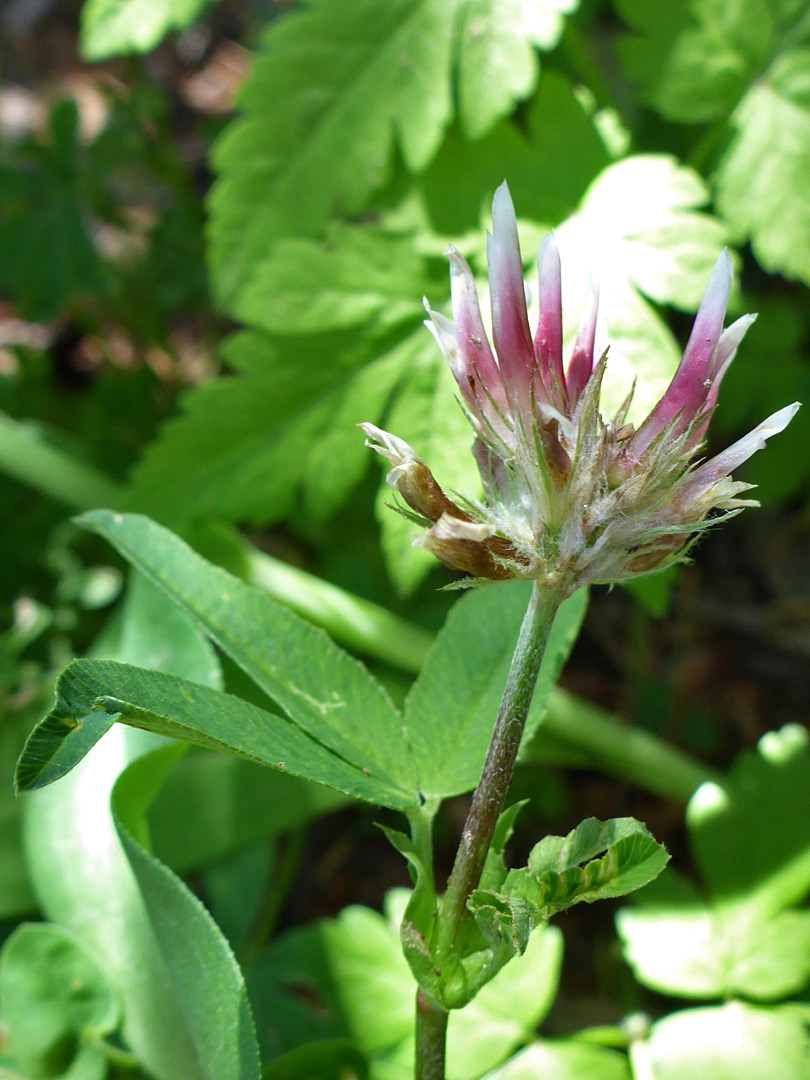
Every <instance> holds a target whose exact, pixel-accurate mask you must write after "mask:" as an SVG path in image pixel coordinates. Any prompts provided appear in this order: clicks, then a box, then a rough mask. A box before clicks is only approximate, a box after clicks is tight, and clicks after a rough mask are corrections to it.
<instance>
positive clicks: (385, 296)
mask: <svg viewBox="0 0 810 1080" xmlns="http://www.w3.org/2000/svg"><path fill="white" fill-rule="evenodd" d="M424 291H425V278H424V273H423V263H422V260H421V259H420V258H419V256H418V255H417V253H416V251H415V250H414V246H413V244H412V242H411V241H410V239H402V238H398V237H393V236H387V235H386V234H385V233H382V232H380V231H379V230H376V229H370V228H347V227H345V226H344V227H338V226H335V227H334V228H333V229H332V230H331V232H330V233H329V235H328V237H327V238H326V239H325V240H323V241H315V240H308V239H306V238H304V237H299V238H289V239H281V240H278V241H277V242H276V243H275V244H274V245H273V246H272V248H271V250H270V253H269V254H268V255H267V256H266V257H265V258H264V259H261V260H260V261H259V262H258V263H257V265H256V266H255V268H254V270H253V276H252V277H251V279H250V282H249V283H248V285H247V286H246V287H245V289H244V290H243V291H242V293H241V295H240V298H239V302H238V304H237V305H236V308H235V311H234V314H235V315H236V317H237V318H239V319H242V320H243V321H244V322H246V323H248V324H250V325H251V326H254V327H258V328H259V329H261V330H267V331H270V332H271V333H276V334H308V333H310V334H311V333H319V332H324V331H328V330H344V329H346V328H347V327H352V326H360V325H362V326H363V327H364V329H365V331H366V332H367V331H368V328H369V326H371V325H372V324H375V323H376V324H382V325H394V324H395V323H397V322H402V321H403V320H407V319H414V318H421V316H422V314H423V310H422V299H421V298H422V294H423V293H424Z"/></svg>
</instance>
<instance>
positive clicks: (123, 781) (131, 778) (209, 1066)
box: [112, 747, 259, 1080]
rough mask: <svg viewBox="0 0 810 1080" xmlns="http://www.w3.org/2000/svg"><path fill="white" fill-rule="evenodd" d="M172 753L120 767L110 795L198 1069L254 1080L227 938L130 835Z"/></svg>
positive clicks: (247, 1020)
mask: <svg viewBox="0 0 810 1080" xmlns="http://www.w3.org/2000/svg"><path fill="white" fill-rule="evenodd" d="M176 755H177V750H176V747H166V748H163V749H160V750H156V751H154V752H153V753H151V754H147V755H146V756H144V757H142V758H139V759H138V760H137V761H135V762H133V763H132V764H131V765H129V766H128V767H127V768H126V769H125V770H124V772H123V773H122V774H121V776H120V777H119V778H118V780H117V782H116V785H115V788H114V790H113V796H112V807H113V814H114V816H115V820H116V826H117V828H118V833H119V836H120V838H121V841H122V843H123V845H124V849H125V851H126V854H127V858H128V859H129V862H130V865H131V866H132V870H133V872H134V874H135V877H136V880H137V882H138V885H139V887H140V891H141V896H142V897H143V902H144V905H145V908H146V912H147V914H148V918H149V920H150V923H151V926H152V929H153V931H154V934H155V937H156V939H157V943H158V947H159V949H160V952H161V954H162V956H163V958H164V960H165V962H166V966H167V971H168V973H169V978H170V981H171V985H172V988H173V990H174V992H175V994H176V996H177V999H178V1001H179V1002H180V1007H181V1010H182V1012H183V1016H184V1018H185V1020H186V1023H187V1025H188V1030H189V1032H190V1033H191V1037H192V1040H193V1042H194V1047H195V1050H196V1052H197V1054H198V1056H199V1060H200V1062H201V1063H202V1071H203V1075H204V1076H205V1077H206V1080H209V1078H210V1080H258V1078H259V1052H258V1047H257V1044H256V1034H255V1028H254V1024H253V1017H252V1015H251V1010H250V1005H249V1003H248V997H247V990H246V988H245V984H244V980H243V978H242V973H241V971H240V970H239V967H238V965H237V963H236V960H235V958H234V956H233V954H232V953H231V951H230V949H229V947H228V944H227V942H226V940H225V938H224V937H223V935H222V933H221V931H220V930H219V929H218V927H217V926H216V924H215V923H214V921H213V919H212V918H211V916H210V915H209V914H208V912H207V911H206V910H205V908H204V907H203V905H202V904H201V903H200V901H199V900H198V899H197V898H196V897H195V896H194V894H193V893H191V892H190V891H189V889H188V888H186V886H185V885H184V884H183V883H182V882H181V881H180V879H179V878H177V877H175V876H174V874H172V872H171V871H170V870H169V869H168V868H167V867H165V866H164V865H163V864H162V863H160V862H159V861H158V860H157V859H155V858H154V856H152V855H151V854H150V853H149V852H148V851H147V850H145V849H144V847H143V846H142V845H141V844H140V843H139V842H138V841H137V840H136V838H135V837H136V836H137V835H139V834H142V833H143V832H144V831H145V819H144V815H145V812H146V810H147V809H148V806H149V803H150V802H151V801H152V798H154V795H155V794H156V792H157V790H158V789H159V787H160V784H161V782H162V780H163V776H164V775H165V772H166V769H167V768H168V767H169V766H170V764H171V762H172V761H173V760H174V758H175V757H176ZM214 1018H216V1019H215V1020H214Z"/></svg>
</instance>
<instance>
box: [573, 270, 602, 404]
mask: <svg viewBox="0 0 810 1080" xmlns="http://www.w3.org/2000/svg"><path fill="white" fill-rule="evenodd" d="M598 311H599V286H598V285H597V284H596V282H595V281H594V280H593V278H592V277H590V276H589V277H588V292H587V295H586V297H585V312H584V315H583V317H582V323H581V324H580V327H579V333H578V334H577V340H576V341H575V343H574V351H573V352H572V353H571V359H570V360H569V362H568V372H567V374H566V382H567V385H568V398H569V401H570V405H571V409H572V410H574V409H575V408H576V405H577V402H578V401H579V398H580V396H581V395H582V391H583V390H584V389H585V387H586V385H587V383H588V379H590V377H591V372H592V371H593V353H594V343H595V341H596V316H597V314H598Z"/></svg>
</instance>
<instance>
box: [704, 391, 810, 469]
mask: <svg viewBox="0 0 810 1080" xmlns="http://www.w3.org/2000/svg"><path fill="white" fill-rule="evenodd" d="M800 407H801V405H800V402H798V401H794V403H793V404H792V405H786V406H785V407H784V409H779V411H778V412H775V413H773V415H772V416H769V417H768V419H767V420H763V421H762V423H761V424H759V425H758V426H757V427H755V428H754V430H753V431H749V433H748V434H747V435H743V437H742V438H741V439H738V440H737V442H735V443H733V444H732V445H731V446H729V448H728V449H727V450H724V451H723V452H722V453H721V454H718V455H717V456H716V457H713V458H711V460H710V461H707V462H705V463H704V464H703V465H700V466H699V467H698V468H697V469H695V471H694V472H693V473H691V474H690V475H689V477H688V479H687V480H686V481H685V484H684V487H686V488H689V489H692V488H695V487H699V486H705V485H709V484H714V483H716V482H717V481H719V480H721V479H722V478H723V477H724V476H730V475H731V473H733V472H734V470H735V469H736V468H737V467H738V466H740V465H742V463H743V462H744V461H747V460H748V458H750V457H751V455H752V454H755V453H756V452H757V450H764V449H765V443H766V440H767V439H770V437H771V436H772V435H778V434H779V432H780V431H784V430H785V428H786V427H787V426H788V424H789V423H790V421H791V420H792V419H793V417H794V416H795V415H796V413H797V412H798V411H799V409H800Z"/></svg>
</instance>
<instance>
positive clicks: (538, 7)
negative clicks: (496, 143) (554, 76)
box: [458, 0, 577, 139]
mask: <svg viewBox="0 0 810 1080" xmlns="http://www.w3.org/2000/svg"><path fill="white" fill-rule="evenodd" d="M576 6H577V0H467V3H466V5H465V7H464V13H463V22H462V27H461V36H460V41H459V58H458V83H459V88H458V93H459V111H460V114H461V125H462V128H463V130H464V132H465V134H466V135H467V136H468V137H469V138H470V139H479V138H480V137H481V136H482V135H485V134H486V133H487V132H488V131H489V130H490V128H491V127H492V125H493V124H494V122H495V121H496V120H498V119H500V117H502V116H506V115H507V114H508V113H509V112H511V111H512V108H513V106H514V104H515V102H516V101H521V100H522V99H523V98H526V97H528V96H529V94H531V92H532V90H533V89H534V87H535V84H536V82H537V75H538V71H539V64H538V60H537V54H536V52H535V47H536V48H540V49H553V48H554V46H555V45H556V44H557V42H558V41H559V38H560V34H561V33H562V28H563V17H564V15H566V14H568V13H569V12H571V11H573V10H574V8H575V7H576Z"/></svg>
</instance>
